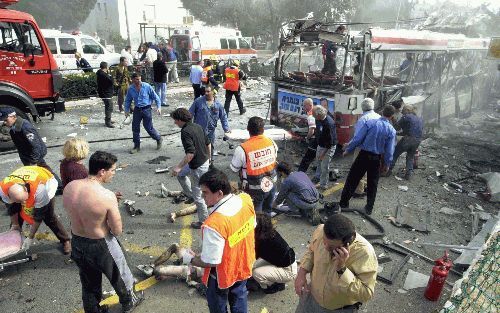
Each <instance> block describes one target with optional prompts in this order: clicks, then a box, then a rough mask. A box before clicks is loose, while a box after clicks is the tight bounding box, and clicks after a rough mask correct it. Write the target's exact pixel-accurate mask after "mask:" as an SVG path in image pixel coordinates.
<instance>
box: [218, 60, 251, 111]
mask: <svg viewBox="0 0 500 313" xmlns="http://www.w3.org/2000/svg"><path fill="white" fill-rule="evenodd" d="M238 66H240V61H238V60H233V64H232V65H231V66H230V67H228V68H226V70H225V71H224V75H225V77H226V82H225V83H224V89H226V103H224V110H226V114H227V115H229V107H230V106H231V100H232V99H233V95H234V97H235V98H236V103H238V108H239V109H240V115H243V114H245V112H246V111H247V110H246V109H245V108H244V107H243V101H241V87H240V80H241V79H243V80H246V79H247V76H246V74H245V73H243V71H241V70H240V69H239V68H238Z"/></svg>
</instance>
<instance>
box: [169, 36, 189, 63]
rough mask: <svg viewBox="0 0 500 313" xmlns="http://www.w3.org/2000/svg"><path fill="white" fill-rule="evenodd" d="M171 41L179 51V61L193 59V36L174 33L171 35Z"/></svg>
mask: <svg viewBox="0 0 500 313" xmlns="http://www.w3.org/2000/svg"><path fill="white" fill-rule="evenodd" d="M170 43H171V44H172V47H173V48H174V50H175V51H176V52H177V62H190V61H191V55H190V50H191V37H190V36H189V35H174V36H172V37H170Z"/></svg>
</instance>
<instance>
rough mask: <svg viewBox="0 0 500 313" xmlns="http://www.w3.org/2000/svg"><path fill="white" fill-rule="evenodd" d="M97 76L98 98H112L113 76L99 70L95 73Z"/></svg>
mask: <svg viewBox="0 0 500 313" xmlns="http://www.w3.org/2000/svg"><path fill="white" fill-rule="evenodd" d="M96 76H97V94H98V95H99V97H100V98H112V97H113V76H111V74H109V73H106V72H105V71H103V70H101V69H99V70H98V71H97V73H96Z"/></svg>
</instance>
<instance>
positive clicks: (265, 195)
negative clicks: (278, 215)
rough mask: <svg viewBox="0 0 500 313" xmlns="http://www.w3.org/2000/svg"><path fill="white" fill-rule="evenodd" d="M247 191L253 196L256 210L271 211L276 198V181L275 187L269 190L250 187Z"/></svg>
mask: <svg viewBox="0 0 500 313" xmlns="http://www.w3.org/2000/svg"><path fill="white" fill-rule="evenodd" d="M245 192H246V193H248V194H249V195H250V197H251V198H252V201H253V207H254V209H255V212H262V211H264V212H270V211H271V207H272V205H273V201H274V198H276V183H275V184H274V186H273V189H271V190H269V191H268V192H263V191H262V190H254V189H248V190H246V191H245Z"/></svg>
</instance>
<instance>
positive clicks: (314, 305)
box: [295, 293, 358, 313]
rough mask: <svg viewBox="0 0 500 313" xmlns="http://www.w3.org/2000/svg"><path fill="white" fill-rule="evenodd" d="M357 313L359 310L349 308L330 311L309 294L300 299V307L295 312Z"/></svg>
mask: <svg viewBox="0 0 500 313" xmlns="http://www.w3.org/2000/svg"><path fill="white" fill-rule="evenodd" d="M331 312H335V313H356V312H358V309H356V308H354V307H353V308H348V309H337V310H329V309H325V308H324V307H322V306H321V305H319V304H318V302H316V300H315V299H314V297H313V296H312V294H311V293H307V294H306V295H303V296H301V297H300V300H299V305H298V306H297V309H296V310H295V313H331Z"/></svg>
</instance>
